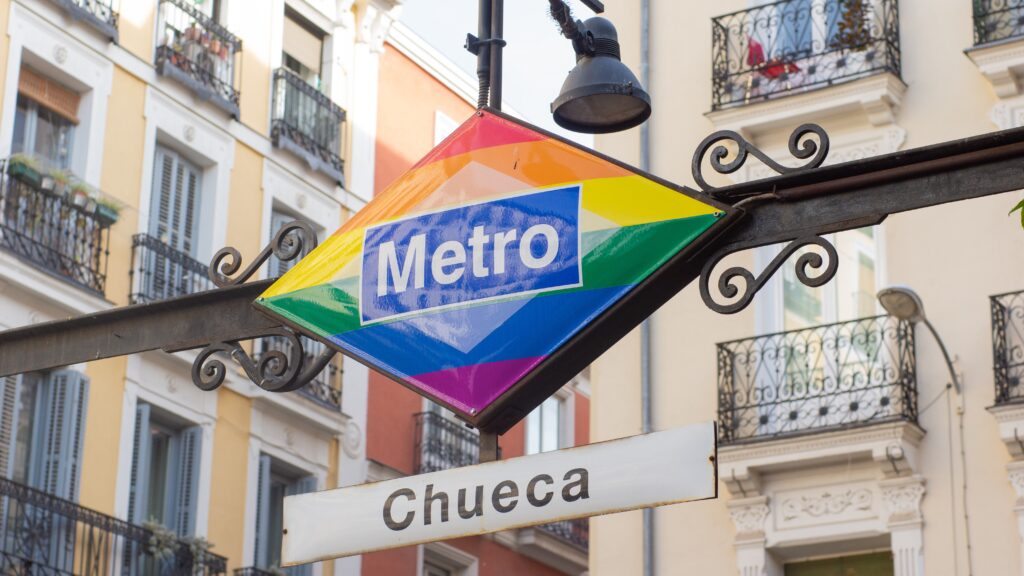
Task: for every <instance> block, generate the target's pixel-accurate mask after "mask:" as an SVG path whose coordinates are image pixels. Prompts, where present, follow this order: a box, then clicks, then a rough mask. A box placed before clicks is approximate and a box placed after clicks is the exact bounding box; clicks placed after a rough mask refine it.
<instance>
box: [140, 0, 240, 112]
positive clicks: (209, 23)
mask: <svg viewBox="0 0 1024 576" xmlns="http://www.w3.org/2000/svg"><path fill="white" fill-rule="evenodd" d="M159 14H160V15H159V17H160V25H159V27H158V28H157V30H158V31H159V34H160V36H159V37H158V39H157V41H158V43H159V46H158V47H157V49H156V67H157V71H158V72H160V73H161V74H165V75H168V76H172V77H174V78H176V79H177V80H179V81H180V82H182V83H184V84H185V85H187V86H188V87H189V88H191V89H192V90H194V91H195V92H196V93H197V94H199V96H200V97H202V98H209V99H211V101H212V102H214V103H215V104H217V105H218V106H221V107H222V108H224V109H225V110H227V111H228V112H229V113H231V114H232V115H234V116H235V117H236V118H237V117H238V112H239V110H238V102H239V101H238V90H236V89H235V68H236V67H237V64H238V54H239V53H240V52H241V50H242V41H241V40H239V39H238V38H236V37H235V35H234V34H232V33H231V32H229V31H228V30H227V28H224V27H223V26H221V25H220V24H218V23H217V22H214V21H213V19H211V18H210V17H209V16H207V15H206V14H203V13H202V12H200V11H199V9H198V8H196V7H195V5H194V4H193V3H192V2H190V1H186V0H160V13H159Z"/></svg>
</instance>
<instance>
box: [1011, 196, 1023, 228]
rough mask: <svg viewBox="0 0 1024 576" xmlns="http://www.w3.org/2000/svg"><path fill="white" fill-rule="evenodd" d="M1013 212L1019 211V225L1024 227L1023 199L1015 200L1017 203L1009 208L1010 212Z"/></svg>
mask: <svg viewBox="0 0 1024 576" xmlns="http://www.w3.org/2000/svg"><path fill="white" fill-rule="evenodd" d="M1014 212H1020V227H1021V228H1024V200H1021V201H1020V202H1017V205H1016V206H1014V207H1013V209H1012V210H1010V214H1013V213H1014Z"/></svg>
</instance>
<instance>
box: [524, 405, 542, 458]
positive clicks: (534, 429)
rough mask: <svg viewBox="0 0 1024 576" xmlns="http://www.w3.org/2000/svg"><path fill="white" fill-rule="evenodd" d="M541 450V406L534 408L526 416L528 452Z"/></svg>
mask: <svg viewBox="0 0 1024 576" xmlns="http://www.w3.org/2000/svg"><path fill="white" fill-rule="evenodd" d="M538 452H540V408H534V409H533V411H532V412H530V414H529V415H528V416H527V417H526V453H527V454H537V453H538Z"/></svg>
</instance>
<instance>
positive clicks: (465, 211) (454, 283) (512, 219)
mask: <svg viewBox="0 0 1024 576" xmlns="http://www.w3.org/2000/svg"><path fill="white" fill-rule="evenodd" d="M579 215H580V186H579V185H576V186H569V187H565V188H557V189H554V190H545V191H543V192H535V193H531V194H526V195H523V196H516V197H514V198H503V199H501V200H495V201H493V202H485V203H481V204H473V205H471V206H463V207H460V208H454V209H452V210H445V211H443V212H435V213H433V214H425V215H423V216H417V217H414V218H408V219H405V220H399V221H396V222H389V223H387V224H382V225H380V226H376V227H373V228H367V230H366V236H365V237H364V240H363V270H362V285H361V294H360V298H359V302H360V309H361V310H360V313H361V316H362V321H363V323H370V322H377V321H380V320H385V319H388V318H393V317H396V316H405V315H408V314H413V313H416V312H422V311H425V310H431V309H435V308H440V307H446V306H452V305H456V304H461V303H465V302H472V301H479V300H485V299H491V298H500V297H505V296H510V295H515V294H524V293H535V292H540V291H546V290H553V289H556V288H565V287H568V286H578V285H580V284H581V283H582V281H583V278H582V272H581V270H580V226H579V224H580V223H579Z"/></svg>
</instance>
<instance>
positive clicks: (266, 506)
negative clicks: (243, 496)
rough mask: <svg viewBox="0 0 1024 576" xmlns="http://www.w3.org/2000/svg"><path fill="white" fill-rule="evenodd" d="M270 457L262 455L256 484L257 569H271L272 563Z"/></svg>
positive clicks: (255, 561) (255, 560)
mask: <svg viewBox="0 0 1024 576" xmlns="http://www.w3.org/2000/svg"><path fill="white" fill-rule="evenodd" d="M269 543H270V456H267V455H266V454H260V469H259V476H258V478H257V484H256V558H255V559H254V563H255V564H256V567H257V568H263V569H266V568H269V567H270V566H268V564H269V562H270V550H269Z"/></svg>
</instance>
